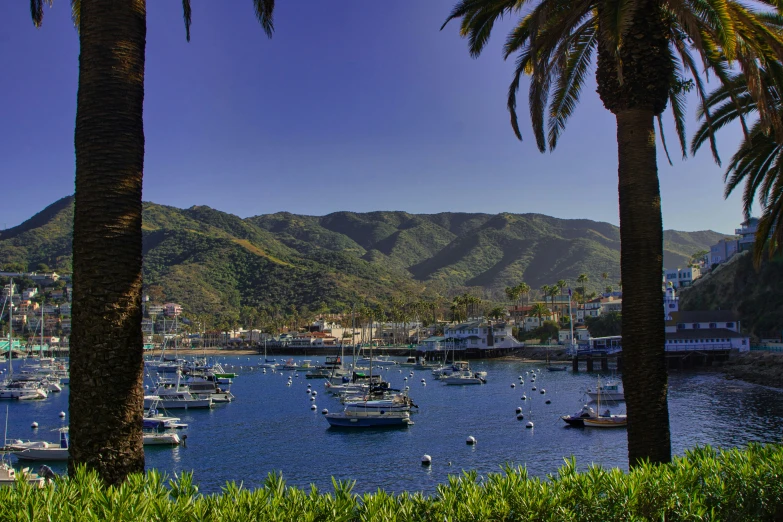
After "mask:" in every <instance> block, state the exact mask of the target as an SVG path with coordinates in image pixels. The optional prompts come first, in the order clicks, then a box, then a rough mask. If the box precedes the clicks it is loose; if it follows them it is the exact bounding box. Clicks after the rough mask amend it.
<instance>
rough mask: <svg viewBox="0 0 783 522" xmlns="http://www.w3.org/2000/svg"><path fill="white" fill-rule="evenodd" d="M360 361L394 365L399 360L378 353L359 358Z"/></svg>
mask: <svg viewBox="0 0 783 522" xmlns="http://www.w3.org/2000/svg"><path fill="white" fill-rule="evenodd" d="M359 363H360V364H369V365H371V366H394V365H395V364H397V361H393V360H391V359H389V358H388V357H386V356H385V355H376V356H375V357H362V358H361V359H359Z"/></svg>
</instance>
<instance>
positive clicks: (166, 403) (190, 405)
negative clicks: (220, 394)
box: [144, 398, 212, 410]
mask: <svg viewBox="0 0 783 522" xmlns="http://www.w3.org/2000/svg"><path fill="white" fill-rule="evenodd" d="M155 400H156V399H147V398H145V399H144V407H145V408H150V407H151V406H152V405H153V404H155ZM156 407H157V408H163V409H166V410H197V409H198V410H200V409H208V408H211V407H212V399H211V398H210V399H195V400H192V401H178V400H166V399H159V400H158V402H157V406H156Z"/></svg>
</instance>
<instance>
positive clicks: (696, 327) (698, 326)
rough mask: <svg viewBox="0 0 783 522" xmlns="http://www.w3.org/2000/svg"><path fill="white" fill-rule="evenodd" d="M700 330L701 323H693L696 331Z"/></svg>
mask: <svg viewBox="0 0 783 522" xmlns="http://www.w3.org/2000/svg"><path fill="white" fill-rule="evenodd" d="M699 328H701V325H700V324H699V323H693V329H694V330H698V329H699Z"/></svg>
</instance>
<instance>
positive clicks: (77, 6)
mask: <svg viewBox="0 0 783 522" xmlns="http://www.w3.org/2000/svg"><path fill="white" fill-rule="evenodd" d="M71 20H72V21H73V26H74V27H75V28H76V32H77V33H78V32H79V27H80V25H81V21H82V2H81V0H71Z"/></svg>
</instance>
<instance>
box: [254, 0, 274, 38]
mask: <svg viewBox="0 0 783 522" xmlns="http://www.w3.org/2000/svg"><path fill="white" fill-rule="evenodd" d="M253 7H254V8H255V12H256V18H257V19H258V22H259V23H260V24H261V27H262V28H263V29H264V32H265V33H266V35H267V36H268V37H269V38H272V34H273V33H274V32H275V24H274V19H273V15H274V12H275V0H253Z"/></svg>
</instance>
